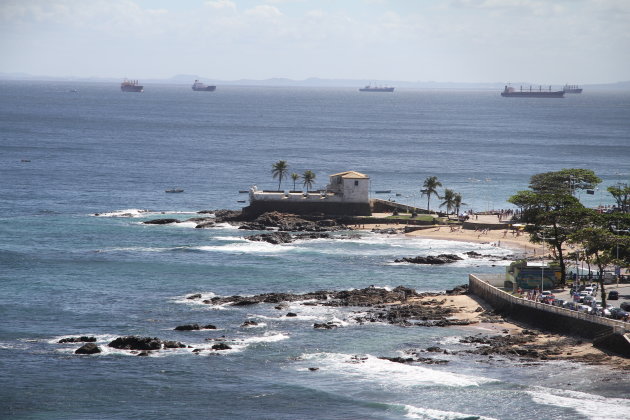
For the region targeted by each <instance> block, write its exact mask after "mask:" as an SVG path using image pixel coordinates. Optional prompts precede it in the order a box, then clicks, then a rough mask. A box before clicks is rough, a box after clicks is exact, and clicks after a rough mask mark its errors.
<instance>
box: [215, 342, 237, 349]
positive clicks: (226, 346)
mask: <svg viewBox="0 0 630 420" xmlns="http://www.w3.org/2000/svg"><path fill="white" fill-rule="evenodd" d="M231 349H232V347H230V346H228V345H227V344H225V343H218V344H214V345H213V346H212V350H231Z"/></svg>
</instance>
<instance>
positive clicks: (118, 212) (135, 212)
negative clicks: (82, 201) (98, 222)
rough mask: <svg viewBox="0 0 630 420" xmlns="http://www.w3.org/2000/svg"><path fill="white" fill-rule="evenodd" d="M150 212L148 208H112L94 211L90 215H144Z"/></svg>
mask: <svg viewBox="0 0 630 420" xmlns="http://www.w3.org/2000/svg"><path fill="white" fill-rule="evenodd" d="M149 213H150V211H149V210H145V209H124V210H114V211H110V212H105V213H94V214H92V216H97V217H146V216H148V214H149Z"/></svg>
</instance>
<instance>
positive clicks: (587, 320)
mask: <svg viewBox="0 0 630 420" xmlns="http://www.w3.org/2000/svg"><path fill="white" fill-rule="evenodd" d="M488 277H490V276H488ZM494 277H495V276H492V279H490V278H486V276H483V275H479V274H469V275H468V284H469V286H468V287H469V291H470V292H471V293H473V294H475V295H476V296H479V297H480V298H482V299H483V300H485V301H486V302H487V303H488V304H490V305H491V306H492V307H493V308H494V309H495V310H497V311H498V312H500V313H502V314H503V315H507V316H509V317H510V318H513V319H515V320H517V321H521V322H524V323H527V324H529V325H532V326H534V327H537V328H541V329H544V330H547V331H552V332H556V333H560V334H570V335H577V336H580V337H584V338H587V339H590V340H593V341H594V344H596V345H598V346H600V347H603V348H606V349H607V350H610V351H614V352H615V353H619V354H622V355H625V356H627V357H630V342H629V341H628V339H627V336H626V334H627V333H628V332H629V331H630V325H628V323H625V322H622V321H617V320H613V319H608V318H604V317H600V316H595V315H589V314H586V313H583V312H577V311H572V310H569V309H565V308H559V307H557V306H552V305H547V304H544V303H538V302H533V301H529V300H525V299H522V298H518V297H516V296H513V295H511V294H510V293H507V292H505V291H503V290H501V289H499V288H497V287H495V286H493V285H491V284H490V283H489V281H491V280H493V279H494Z"/></svg>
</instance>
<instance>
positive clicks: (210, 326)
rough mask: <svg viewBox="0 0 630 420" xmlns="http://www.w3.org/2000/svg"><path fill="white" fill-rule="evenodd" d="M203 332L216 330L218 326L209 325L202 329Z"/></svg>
mask: <svg viewBox="0 0 630 420" xmlns="http://www.w3.org/2000/svg"><path fill="white" fill-rule="evenodd" d="M201 329H202V330H216V329H217V327H216V325H212V324H208V325H204V326H203V327H201Z"/></svg>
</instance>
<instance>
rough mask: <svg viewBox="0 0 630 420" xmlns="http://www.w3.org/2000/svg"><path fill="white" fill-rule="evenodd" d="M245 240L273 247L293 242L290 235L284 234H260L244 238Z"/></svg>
mask: <svg viewBox="0 0 630 420" xmlns="http://www.w3.org/2000/svg"><path fill="white" fill-rule="evenodd" d="M245 239H247V240H248V241H254V242H268V243H270V244H274V245H279V244H288V243H291V242H293V238H292V237H291V235H290V234H288V233H286V232H273V233H261V234H259V235H250V236H246V237H245Z"/></svg>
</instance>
